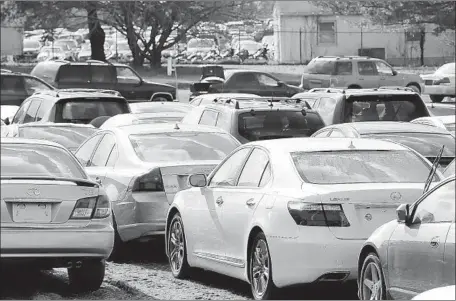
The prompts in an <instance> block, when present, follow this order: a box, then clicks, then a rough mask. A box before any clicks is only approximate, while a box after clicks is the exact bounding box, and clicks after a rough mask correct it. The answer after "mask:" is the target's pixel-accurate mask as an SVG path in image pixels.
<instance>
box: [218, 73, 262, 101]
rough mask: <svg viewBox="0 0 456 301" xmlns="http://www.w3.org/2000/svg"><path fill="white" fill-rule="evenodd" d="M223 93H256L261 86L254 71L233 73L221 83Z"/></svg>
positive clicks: (259, 90)
mask: <svg viewBox="0 0 456 301" xmlns="http://www.w3.org/2000/svg"><path fill="white" fill-rule="evenodd" d="M223 92H225V93H248V94H257V95H258V93H260V92H261V86H260V83H259V82H258V78H257V77H256V74H255V73H252V72H242V73H237V74H233V75H232V76H231V77H230V78H229V79H228V80H227V81H226V82H225V84H224V85H223Z"/></svg>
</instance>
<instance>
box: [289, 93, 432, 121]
mask: <svg viewBox="0 0 456 301" xmlns="http://www.w3.org/2000/svg"><path fill="white" fill-rule="evenodd" d="M292 98H295V99H303V98H305V99H306V100H307V103H309V104H311V106H312V108H313V109H314V110H316V111H317V112H318V113H320V115H321V117H322V118H323V120H324V121H325V124H326V125H331V124H338V123H346V122H359V121H406V122H409V121H412V120H413V119H416V118H419V117H429V116H431V115H430V113H429V110H428V109H427V107H426V105H425V103H424V101H423V99H422V98H421V97H420V95H418V94H417V93H415V92H411V91H410V90H408V89H386V88H385V89H357V90H350V89H349V90H345V89H312V90H310V91H308V92H303V93H299V94H298V95H295V96H293V97H292ZM308 98H313V99H314V101H309V100H308ZM312 103H313V104H312Z"/></svg>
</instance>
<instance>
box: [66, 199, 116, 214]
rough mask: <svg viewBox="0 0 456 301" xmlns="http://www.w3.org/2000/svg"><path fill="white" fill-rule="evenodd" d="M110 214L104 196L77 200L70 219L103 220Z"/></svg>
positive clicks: (107, 202) (109, 206)
mask: <svg viewBox="0 0 456 301" xmlns="http://www.w3.org/2000/svg"><path fill="white" fill-rule="evenodd" d="M110 214H111V203H110V202H109V199H108V197H107V196H106V195H100V196H98V197H90V198H84V199H79V200H78V201H77V202H76V205H75V206H74V209H73V213H72V214H71V219H92V218H105V217H108V216H109V215H110Z"/></svg>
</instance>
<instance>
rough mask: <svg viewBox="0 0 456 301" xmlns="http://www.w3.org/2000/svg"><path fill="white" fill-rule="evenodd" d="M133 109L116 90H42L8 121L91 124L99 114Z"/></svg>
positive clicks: (12, 122) (121, 112) (27, 100)
mask: <svg viewBox="0 0 456 301" xmlns="http://www.w3.org/2000/svg"><path fill="white" fill-rule="evenodd" d="M116 93H117V94H116ZM130 112H131V111H130V107H129V105H128V102H127V101H126V100H125V98H123V97H122V96H120V95H118V92H116V91H109V90H98V91H97V90H90V89H67V90H56V91H41V92H37V93H35V94H33V95H32V96H30V97H29V98H27V99H26V100H25V101H24V102H23V103H22V105H21V107H20V108H19V110H18V111H17V112H16V114H15V115H14V117H13V120H12V121H11V122H5V123H7V124H9V123H11V124H24V123H30V122H41V123H43V122H53V123H80V124H88V123H90V122H91V121H92V120H94V119H95V118H97V117H101V116H115V115H117V114H124V113H130Z"/></svg>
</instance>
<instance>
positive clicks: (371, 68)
mask: <svg viewBox="0 0 456 301" xmlns="http://www.w3.org/2000/svg"><path fill="white" fill-rule="evenodd" d="M358 74H359V75H371V76H372V75H377V74H378V73H377V68H376V67H375V64H374V62H358Z"/></svg>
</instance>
